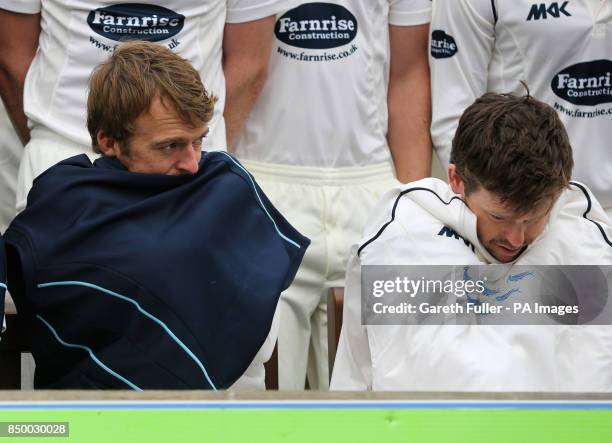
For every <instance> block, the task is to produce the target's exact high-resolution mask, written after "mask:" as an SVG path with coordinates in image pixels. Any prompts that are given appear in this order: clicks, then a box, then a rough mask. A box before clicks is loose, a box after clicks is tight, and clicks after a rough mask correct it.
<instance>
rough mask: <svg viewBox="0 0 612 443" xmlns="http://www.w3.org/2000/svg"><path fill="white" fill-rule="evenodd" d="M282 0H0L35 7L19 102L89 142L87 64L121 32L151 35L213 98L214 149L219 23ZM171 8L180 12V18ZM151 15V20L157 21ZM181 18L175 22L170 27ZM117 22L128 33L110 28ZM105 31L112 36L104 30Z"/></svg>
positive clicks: (252, 16)
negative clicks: (37, 21) (36, 27)
mask: <svg viewBox="0 0 612 443" xmlns="http://www.w3.org/2000/svg"><path fill="white" fill-rule="evenodd" d="M122 4H131V5H136V6H137V7H136V8H135V9H133V10H130V11H128V12H127V13H126V14H124V15H125V16H127V17H128V18H125V19H123V24H124V26H123V27H122V26H120V25H118V23H120V20H119V19H118V17H120V16H119V15H117V14H116V13H117V11H118V9H119V8H120V5H122ZM286 4H287V0H148V1H147V2H146V4H145V3H142V4H137V3H135V2H134V1H132V0H112V1H110V0H73V1H67V0H48V1H41V0H20V1H18V2H16V1H14V0H0V8H5V9H9V10H12V11H15V12H23V13H33V12H36V11H38V10H40V11H41V34H40V39H39V45H40V47H39V51H38V53H37V54H36V57H35V58H34V60H33V62H32V65H31V66H30V69H29V71H28V75H27V78H26V85H25V93H24V108H25V112H26V115H27V116H28V118H29V120H30V125H31V126H34V127H35V126H37V125H42V126H44V127H46V128H48V129H50V130H52V131H54V132H56V133H57V134H60V135H62V136H63V137H66V138H67V139H69V140H72V141H74V142H76V143H79V144H81V145H84V146H89V145H90V144H91V139H90V137H89V134H88V132H87V129H86V127H85V118H84V116H85V115H86V111H85V110H86V99H87V91H86V88H87V80H88V78H89V75H90V73H91V70H92V69H93V68H94V67H95V66H96V65H98V64H100V63H102V62H103V61H104V60H105V59H106V58H107V57H108V56H109V54H110V53H111V52H112V51H113V48H114V47H115V46H117V45H118V44H119V40H120V39H121V38H122V37H123V38H124V37H125V36H126V35H131V36H139V37H140V38H143V39H152V38H155V39H157V38H159V39H160V40H159V43H160V44H162V45H165V46H168V47H170V48H171V49H173V50H175V51H176V52H177V53H178V54H179V55H181V56H182V57H184V58H186V59H187V60H189V61H190V62H191V63H192V64H193V66H194V67H195V68H196V69H197V70H198V71H199V72H200V75H201V77H202V81H203V83H204V85H205V86H206V88H207V90H208V91H209V92H211V93H213V94H214V95H216V96H217V97H218V98H219V100H218V102H217V104H216V107H215V115H214V117H213V123H212V127H211V133H210V135H209V137H207V142H206V147H209V148H210V147H214V148H215V149H223V148H225V145H226V142H225V124H224V121H223V117H222V113H223V106H224V103H225V80H224V78H223V71H222V65H221V61H222V60H221V58H222V43H223V29H224V26H225V23H226V22H230V23H237V22H247V21H252V20H256V19H260V18H263V17H267V16H270V15H274V14H275V13H276V12H278V11H279V10H280V9H281V8H283V7H286ZM113 5H115V6H113ZM160 7H163V8H165V11H161V10H160V9H159V8H160ZM109 8H110V9H109ZM113 10H114V11H115V14H113V12H112V11H113ZM160 11H161V12H160ZM163 14H168V15H166V16H163ZM179 15H180V16H184V21H182V20H181V18H180V17H179ZM130 17H131V18H132V21H131V22H129V21H128V20H129V19H130ZM153 20H157V22H156V23H157V25H156V24H155V23H154V22H153ZM162 20H167V22H165V23H163V22H162ZM130 23H131V25H130V26H128V24H130ZM137 23H138V24H140V26H137V25H136V24H137ZM181 23H183V27H182V29H181V30H180V31H179V32H176V31H178V30H179V29H180V28H181ZM132 25H133V26H132ZM94 28H96V29H98V31H96V30H95V29H94ZM122 28H123V29H124V30H128V31H131V33H125V32H124V33H121V32H118V31H116V30H117V29H119V30H120V29H122ZM113 30H115V31H113ZM105 31H108V32H107V34H106V36H105V35H103V34H104V32H105ZM111 34H112V35H113V36H114V38H109V35H111ZM166 36H167V37H166ZM59 160H61V159H59ZM48 166H51V165H48Z"/></svg>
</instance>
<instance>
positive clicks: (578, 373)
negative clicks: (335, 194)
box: [331, 178, 612, 392]
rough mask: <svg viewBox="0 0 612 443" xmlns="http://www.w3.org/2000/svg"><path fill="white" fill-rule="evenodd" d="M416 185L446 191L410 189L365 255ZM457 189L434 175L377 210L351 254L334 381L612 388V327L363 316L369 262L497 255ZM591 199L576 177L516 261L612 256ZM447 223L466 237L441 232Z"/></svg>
mask: <svg viewBox="0 0 612 443" xmlns="http://www.w3.org/2000/svg"><path fill="white" fill-rule="evenodd" d="M416 187H421V188H426V189H430V190H431V191H434V192H435V194H437V196H436V195H435V194H434V193H432V192H428V191H423V190H422V191H412V192H407V193H405V194H404V195H403V196H402V197H401V198H400V199H399V202H398V203H397V207H396V208H395V218H394V220H393V221H392V222H391V223H390V224H389V225H388V226H387V227H386V228H385V229H384V230H383V231H382V233H381V234H380V235H379V236H378V237H376V239H375V240H374V241H371V242H370V243H369V244H367V245H366V246H365V247H363V249H362V250H361V253H360V255H359V256H358V255H357V248H358V246H360V245H361V246H363V245H364V244H365V243H366V242H368V241H369V240H370V239H372V238H373V237H375V236H376V234H377V233H378V232H379V231H380V229H381V227H382V226H383V225H384V224H385V223H387V222H389V221H390V220H391V214H392V210H393V207H394V205H395V203H396V200H397V198H398V196H399V194H400V192H402V191H406V190H408V189H413V188H416ZM438 197H440V198H438ZM453 197H454V194H453V193H452V191H451V190H450V187H449V186H448V185H446V184H444V183H443V182H441V181H440V180H437V179H433V178H431V179H424V180H421V181H419V182H415V183H410V184H408V185H404V186H403V187H401V188H398V189H395V190H393V191H390V192H389V193H388V194H386V196H385V197H384V198H383V200H382V201H381V203H380V204H379V205H378V206H377V208H376V209H375V210H374V211H373V215H374V216H373V217H372V219H371V222H370V223H369V224H368V226H367V228H366V229H365V231H364V237H363V240H362V241H361V242H360V243H359V245H356V246H354V247H353V252H352V254H351V258H350V259H349V266H348V270H347V282H346V289H345V299H344V303H345V304H344V318H343V326H342V333H341V336H340V343H339V346H338V353H337V355H336V362H335V366H334V373H333V376H332V382H331V389H335V390H366V389H372V390H406V391H582V392H587V391H612V370H611V369H612V326H559V325H557V326H542V325H540V326H525V325H520V326H512V325H503V326H502V325H497V326H494V325H473V324H470V325H424V326H372V325H370V326H362V325H361V266H362V265H425V264H428V265H429V264H431V265H473V264H482V263H487V262H488V263H495V261H494V260H492V257H491V256H490V255H489V254H488V253H487V251H486V250H485V249H484V248H483V247H482V245H481V244H480V242H479V241H478V238H477V234H476V218H475V216H474V214H473V213H472V212H471V211H469V209H468V208H467V207H466V206H465V204H464V203H463V202H462V201H461V200H458V199H453ZM590 199H591V210H590V211H589V218H590V219H591V220H593V221H597V222H598V223H599V224H600V225H601V226H602V229H603V230H604V232H605V233H606V235H607V239H608V240H609V239H610V238H612V229H611V228H610V220H609V219H608V218H607V216H605V214H604V213H603V210H602V209H601V207H600V205H599V203H598V202H597V201H596V200H595V199H594V198H593V197H592V195H590ZM444 202H447V203H448V204H446V203H444ZM587 205H588V202H587V199H586V198H585V195H584V193H583V192H582V191H581V190H580V189H579V188H578V187H577V186H574V185H572V186H571V187H570V189H569V190H567V191H565V192H564V193H563V194H562V196H561V198H560V199H559V201H558V202H557V203H556V204H555V207H554V208H553V211H552V213H551V219H550V222H549V224H548V226H547V228H546V229H545V231H544V232H543V233H542V234H541V235H540V236H539V237H538V239H536V241H535V242H534V243H533V244H532V245H531V246H530V247H529V248H528V249H527V250H526V251H525V252H523V254H522V255H521V256H520V257H519V258H518V259H517V260H516V261H515V264H516V265H526V264H539V265H541V264H547V265H553V264H606V265H609V264H612V246H611V245H610V244H608V243H606V242H605V240H604V237H603V236H602V233H601V232H600V231H599V229H598V227H597V226H596V225H595V224H594V223H592V222H591V221H589V220H586V219H585V218H583V214H584V213H585V211H586V210H587ZM444 226H446V227H450V228H452V229H453V230H454V231H455V232H456V233H457V234H458V235H459V236H461V237H463V238H461V237H454V236H446V235H440V231H441V229H442V228H443V227H444ZM464 239H465V240H467V241H468V242H469V243H471V244H472V245H473V246H474V250H472V248H471V246H470V244H469V243H468V244H466V242H465V241H464Z"/></svg>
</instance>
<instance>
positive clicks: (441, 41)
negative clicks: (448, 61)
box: [431, 29, 458, 58]
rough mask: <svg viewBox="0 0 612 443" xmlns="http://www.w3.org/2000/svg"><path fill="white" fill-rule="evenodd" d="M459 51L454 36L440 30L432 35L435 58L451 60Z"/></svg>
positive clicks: (432, 51) (433, 55)
mask: <svg viewBox="0 0 612 443" xmlns="http://www.w3.org/2000/svg"><path fill="white" fill-rule="evenodd" d="M457 51H458V49H457V43H456V42H455V39H454V38H453V37H452V36H450V35H448V34H447V33H446V32H444V31H442V30H440V29H436V30H435V31H433V32H432V33H431V56H432V57H433V58H449V57H452V56H453V55H455V54H456V53H457Z"/></svg>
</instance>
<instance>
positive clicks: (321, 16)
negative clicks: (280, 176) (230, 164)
mask: <svg viewBox="0 0 612 443" xmlns="http://www.w3.org/2000/svg"><path fill="white" fill-rule="evenodd" d="M331 3H333V4H335V5H336V6H334V5H331ZM430 9H431V4H430V1H428V0H337V1H333V2H329V3H308V2H302V4H301V5H300V6H299V7H297V8H295V9H293V10H289V11H284V12H283V13H280V14H278V15H277V23H276V28H275V29H276V38H275V41H274V42H275V44H274V46H273V48H272V56H271V58H270V63H269V69H268V81H267V83H266V86H265V87H264V89H263V91H262V93H261V94H260V96H259V98H258V99H257V102H256V104H255V107H254V109H253V111H252V112H251V114H250V116H249V118H248V120H247V122H246V124H245V127H244V130H243V132H242V136H241V137H240V139H239V141H238V143H237V145H236V154H237V156H238V157H239V158H240V159H241V160H253V161H260V162H267V163H277V164H286V165H294V166H309V167H319V168H339V167H354V166H363V165H372V164H377V163H383V162H387V161H390V158H391V157H390V154H389V147H388V144H387V139H386V136H387V86H388V69H389V24H390V23H391V24H394V25H398V26H413V25H420V24H424V23H428V22H429V18H430ZM341 14H343V15H341ZM307 19H308V20H314V21H315V22H316V24H317V26H327V27H328V31H323V30H317V31H305V32H302V33H300V32H292V29H295V28H297V27H298V26H301V24H300V20H307ZM333 19H335V20H336V22H335V23H336V25H335V26H336V27H337V28H338V29H340V26H341V23H340V21H341V20H348V21H349V22H347V23H345V24H344V25H345V26H347V27H353V28H355V29H356V34H355V35H354V39H352V40H350V37H352V35H353V33H352V32H351V31H350V29H348V30H345V31H340V30H338V31H331V29H333V28H332V27H333V26H334V25H332V24H330V23H331V20H333ZM325 21H327V22H328V23H326V22H325ZM335 32H337V33H339V34H346V35H348V38H337V39H334V38H329V37H330V36H332V37H333V35H334V33H335ZM319 34H323V35H325V36H326V37H327V38H318V39H317V38H314V39H308V40H304V39H299V40H298V39H296V38H295V37H296V36H313V35H314V36H315V37H316V36H317V35H319ZM291 39H293V40H291ZM283 40H284V41H283ZM305 42H307V43H308V44H311V45H312V47H311V48H303V47H299V46H296V45H302V44H304V43H305ZM326 45H327V46H326ZM330 45H331V46H333V47H329V46H330ZM407 99H409V97H408V98H407Z"/></svg>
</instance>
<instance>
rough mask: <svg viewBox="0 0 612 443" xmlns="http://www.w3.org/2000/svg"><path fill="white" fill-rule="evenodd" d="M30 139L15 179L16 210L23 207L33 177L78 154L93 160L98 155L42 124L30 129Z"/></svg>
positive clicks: (19, 210) (18, 210)
mask: <svg viewBox="0 0 612 443" xmlns="http://www.w3.org/2000/svg"><path fill="white" fill-rule="evenodd" d="M30 135H31V137H30V141H29V142H28V144H27V145H26V147H25V149H24V151H23V156H22V158H21V163H20V164H19V174H18V179H17V191H16V207H17V212H18V213H19V212H21V211H23V210H24V209H25V207H26V204H27V197H28V193H29V192H30V189H32V184H33V183H34V179H35V178H36V177H38V176H39V175H40V174H42V173H43V172H45V171H46V170H47V169H49V168H50V167H51V166H53V165H55V164H56V163H57V162H59V161H61V160H63V159H66V158H69V157H73V156H75V155H79V154H87V155H88V156H89V158H90V159H91V160H92V161H93V160H95V159H96V158H98V157H99V156H100V155H99V154H96V153H94V152H93V150H92V149H91V147H88V146H87V145H80V144H78V143H75V142H74V141H72V140H69V139H67V138H65V137H63V136H61V135H58V134H56V133H54V132H52V131H50V130H48V129H46V128H45V127H43V126H35V127H34V128H33V129H32V131H31V134H30Z"/></svg>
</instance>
